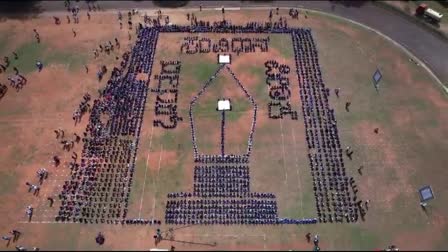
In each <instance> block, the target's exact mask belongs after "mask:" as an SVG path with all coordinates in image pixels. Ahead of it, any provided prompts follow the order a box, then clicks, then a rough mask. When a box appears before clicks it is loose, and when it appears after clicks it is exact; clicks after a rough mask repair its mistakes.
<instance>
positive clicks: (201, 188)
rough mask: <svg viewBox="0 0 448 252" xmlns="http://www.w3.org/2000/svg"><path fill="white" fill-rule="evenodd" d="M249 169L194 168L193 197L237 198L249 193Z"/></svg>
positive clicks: (225, 167) (222, 167)
mask: <svg viewBox="0 0 448 252" xmlns="http://www.w3.org/2000/svg"><path fill="white" fill-rule="evenodd" d="M249 181H250V176H249V167H248V166H242V165H236V164H228V165H211V166H196V167H195V168H194V190H193V192H194V193H193V195H194V196H196V195H197V196H200V197H205V198H208V197H239V196H240V195H241V194H242V193H249V191H250V190H249Z"/></svg>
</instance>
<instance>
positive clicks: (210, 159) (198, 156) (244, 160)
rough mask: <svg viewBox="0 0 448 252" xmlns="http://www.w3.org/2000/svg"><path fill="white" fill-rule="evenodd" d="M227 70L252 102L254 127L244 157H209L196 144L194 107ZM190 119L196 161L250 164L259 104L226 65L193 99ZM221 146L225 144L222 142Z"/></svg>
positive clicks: (218, 70)
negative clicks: (215, 80)
mask: <svg viewBox="0 0 448 252" xmlns="http://www.w3.org/2000/svg"><path fill="white" fill-rule="evenodd" d="M223 69H226V70H227V71H228V72H229V73H230V74H231V76H232V78H233V79H234V81H235V82H236V84H237V85H238V86H239V88H241V90H242V91H243V92H244V94H245V96H246V97H247V99H248V100H249V101H250V102H251V104H252V106H253V109H254V110H253V111H254V113H253V118H252V125H251V130H250V133H249V139H248V143H247V152H246V153H244V154H242V155H234V154H225V155H207V154H200V153H199V152H198V148H197V144H196V131H195V127H194V117H193V107H194V106H195V104H196V102H197V100H198V99H199V97H200V96H201V95H202V94H203V93H204V92H205V90H206V89H207V87H208V86H210V85H211V84H212V82H213V80H214V79H215V78H216V77H217V75H218V74H219V73H220V72H221V71H222V70H223ZM188 113H189V117H190V128H191V137H192V140H193V152H194V161H195V162H199V163H220V164H226V163H248V162H249V156H250V154H251V152H252V145H253V134H254V130H255V125H256V122H257V121H256V119H257V104H256V103H255V100H254V99H253V97H252V96H251V95H250V94H249V93H248V92H247V90H246V88H245V87H244V86H243V85H242V84H241V82H240V81H239V80H238V78H236V76H235V74H234V73H233V72H232V70H231V69H230V68H229V67H228V66H227V65H225V64H222V65H220V66H219V67H218V69H217V70H216V71H215V72H214V73H213V75H212V76H211V78H210V79H208V81H207V82H206V83H205V85H204V86H203V87H202V89H201V90H200V91H199V92H198V94H197V95H196V96H194V97H193V99H192V100H191V102H190V108H189V112H188ZM221 144H223V143H222V142H221ZM222 147H223V146H221V148H220V149H222Z"/></svg>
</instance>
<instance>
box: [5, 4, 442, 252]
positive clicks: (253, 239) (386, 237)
mask: <svg viewBox="0 0 448 252" xmlns="http://www.w3.org/2000/svg"><path fill="white" fill-rule="evenodd" d="M148 13H149V11H148ZM196 14H197V16H198V18H204V19H207V20H211V21H213V20H218V19H219V18H220V17H221V15H220V13H218V12H213V11H204V12H202V13H199V12H198V13H196ZM282 14H283V15H284V16H287V12H286V11H284V13H282ZM64 15H65V14H64ZM169 15H170V16H171V21H172V22H173V23H186V18H185V13H183V12H175V11H170V12H169ZM226 16H227V18H230V19H231V20H232V22H233V23H240V22H246V21H248V20H251V21H261V20H262V18H265V17H266V16H267V13H266V11H228V12H226ZM137 18H138V17H134V20H137ZM61 20H62V23H63V24H61V25H60V26H56V25H54V24H53V19H52V18H51V16H45V17H40V18H36V19H32V20H26V21H14V20H7V21H4V22H2V23H0V34H2V36H1V37H0V56H6V55H8V56H9V57H10V58H13V57H12V55H11V53H12V51H16V52H18V54H19V60H17V61H15V60H12V66H17V68H18V69H19V71H21V72H22V73H23V74H24V75H25V76H26V77H27V79H28V84H27V85H26V86H25V87H24V88H23V89H22V90H20V91H19V92H16V91H15V90H13V89H12V88H10V89H9V90H8V93H7V94H6V95H5V97H4V98H3V99H2V100H0V130H1V132H2V144H1V145H0V156H1V157H2V158H0V196H1V197H2V204H1V206H0V214H1V215H2V216H3V218H2V219H1V220H0V226H1V227H2V230H1V232H3V233H5V234H6V232H8V231H9V230H11V229H13V228H16V229H19V230H23V233H24V234H23V237H22V238H21V239H20V240H19V244H21V245H23V246H27V247H32V246H37V247H40V248H41V249H48V250H57V249H64V250H104V249H108V250H143V249H149V248H151V247H154V241H153V239H152V235H153V234H154V232H155V230H154V228H153V227H151V228H148V227H143V226H134V227H131V226H121V225H118V226H108V225H80V224H53V223H23V221H24V220H25V214H24V213H25V207H26V206H27V205H29V204H32V205H33V206H34V207H36V220H37V221H38V220H45V221H49V220H51V219H52V215H53V214H54V211H55V208H56V207H57V202H56V205H55V207H54V208H53V209H50V208H49V207H48V206H46V203H47V202H46V200H45V199H46V196H47V195H55V194H57V193H58V192H59V190H60V188H59V185H60V184H62V183H63V181H64V180H65V178H66V175H67V169H68V168H67V163H68V162H69V160H70V155H71V153H67V152H64V151H62V148H61V146H60V145H59V144H58V143H57V141H56V140H55V136H54V133H53V130H54V129H56V128H63V129H64V130H65V134H66V135H67V136H69V137H72V136H71V134H72V133H74V132H76V133H78V134H81V133H82V132H83V131H84V129H85V126H86V121H87V118H86V117H85V118H83V120H82V122H81V124H78V125H77V126H74V124H73V120H72V118H71V117H72V113H73V111H74V110H75V108H76V107H77V106H78V104H79V102H80V101H81V99H82V95H83V94H84V93H85V92H89V93H90V94H91V95H92V98H93V99H95V98H96V97H97V96H98V93H97V90H98V89H100V88H102V87H104V85H105V81H107V79H106V80H103V81H102V82H98V81H97V80H96V76H95V72H96V71H97V70H98V69H99V66H101V65H102V64H105V65H107V67H108V69H112V67H113V66H115V65H117V64H118V63H119V61H117V60H115V56H116V55H121V54H122V53H123V52H124V51H125V50H128V49H129V48H130V45H131V44H132V42H134V37H135V35H134V34H135V33H132V34H133V35H132V41H129V40H128V30H127V25H124V26H123V30H120V29H119V25H118V21H117V18H116V15H115V14H114V13H96V14H94V15H92V19H91V20H90V21H88V20H87V18H86V17H84V16H83V17H82V18H81V22H80V24H73V23H71V24H66V20H65V18H61ZM288 22H289V25H291V26H298V27H310V28H312V29H313V35H314V38H315V41H316V42H317V46H318V49H319V60H320V63H321V66H322V71H323V76H324V81H325V83H326V86H327V87H329V88H331V89H333V88H341V97H340V98H339V99H337V98H336V97H335V96H334V95H332V96H331V97H330V103H331V106H332V107H333V108H335V111H336V118H337V120H338V124H339V130H340V137H341V143H342V144H343V145H344V146H345V145H350V146H352V148H353V149H354V151H355V154H354V159H353V160H352V161H350V160H348V159H347V160H345V163H346V167H347V173H348V174H350V175H352V176H354V177H355V179H356V181H357V183H358V186H359V188H360V189H359V190H360V196H361V198H363V199H370V201H371V204H370V210H369V212H368V213H367V217H366V221H365V222H360V223H357V224H318V225H313V226H266V227H253V226H230V227H229V226H225V227H223V226H206V227H204V226H193V227H184V228H182V229H178V230H176V231H175V240H177V241H182V242H170V241H162V242H161V243H160V244H159V247H160V248H169V247H170V246H171V245H174V246H176V248H177V249H178V250H182V249H185V250H210V249H213V250H216V249H223V250H224V249H226V250H289V249H294V250H299V249H300V250H311V249H312V244H307V243H306V240H305V234H306V233H307V232H311V233H319V235H320V236H321V248H322V249H332V250H335V249H338V250H341V249H357V250H359V249H364V250H373V249H382V248H384V247H386V246H387V245H390V244H395V245H397V246H398V247H400V248H401V249H402V250H406V249H416V250H430V249H446V248H447V247H448V240H447V237H446V234H447V232H448V225H447V221H448V219H447V217H448V216H447V212H446V210H445V209H446V207H447V206H446V202H448V187H447V186H446V182H445V178H446V177H447V176H448V173H447V170H446V167H445V164H446V163H448V159H447V157H446V153H447V152H448V146H447V145H446V143H445V142H444V139H447V138H448V127H447V126H446V125H447V122H448V116H447V114H446V110H447V108H448V100H447V96H446V95H445V94H444V93H443V92H442V90H440V89H439V87H438V86H437V85H436V84H435V81H433V80H432V79H431V78H430V77H429V75H428V74H427V73H426V72H425V71H424V69H423V68H421V67H420V66H417V65H415V64H414V63H413V62H410V61H409V60H408V58H407V56H406V55H405V54H404V53H403V52H401V51H399V50H398V49H397V48H395V47H394V46H393V45H392V44H390V43H388V42H387V41H386V40H384V39H383V38H380V37H378V36H376V35H374V34H372V33H370V32H369V31H365V30H362V29H361V28H358V27H355V26H353V25H351V24H347V23H345V22H342V21H339V20H335V19H332V18H328V17H324V16H320V15H318V14H309V15H308V19H303V18H302V19H300V20H299V21H293V20H288ZM134 23H135V22H134ZM33 28H36V29H38V31H39V33H40V35H41V39H42V42H41V44H39V45H38V44H37V43H35V41H34V39H33V31H32V30H33ZM72 29H75V30H76V31H77V36H76V37H73V33H72ZM184 36H186V34H161V35H160V37H159V39H160V40H159V43H158V45H159V46H158V49H157V52H156V60H155V63H154V69H153V71H152V75H154V74H158V73H159V71H160V66H159V63H158V62H159V61H160V60H161V59H166V60H176V59H177V60H180V61H181V62H182V68H181V74H180V78H181V79H180V80H181V81H180V83H181V84H180V91H179V101H178V107H179V113H180V114H179V116H181V117H183V118H184V121H183V122H180V123H179V125H178V127H177V128H176V129H175V130H171V131H168V130H163V129H162V128H157V127H152V120H153V118H154V111H153V108H154V102H155V95H154V94H153V93H150V94H149V96H148V100H147V104H146V111H145V118H144V124H143V127H142V132H141V140H140V146H139V152H138V156H137V162H136V174H135V181H134V184H133V188H132V193H131V204H130V206H129V216H131V217H132V216H135V217H138V216H141V217H143V218H151V217H153V216H154V217H155V218H158V219H163V217H164V208H165V202H166V194H167V193H168V192H178V191H191V190H192V181H193V176H192V171H193V167H194V164H193V160H192V144H191V137H190V128H189V122H188V103H189V101H190V100H191V98H192V97H193V95H195V94H196V93H197V92H198V90H199V89H200V88H201V87H202V85H203V83H204V81H206V80H207V79H208V78H209V77H210V74H211V73H212V72H213V71H214V70H215V69H216V67H217V65H216V55H215V54H213V53H210V54H198V55H185V54H180V53H179V48H180V44H181V41H182V39H183V37H184ZM200 36H210V38H212V39H215V38H221V37H227V38H230V37H231V36H230V35H204V34H200ZM256 36H260V37H264V36H262V35H256ZM115 37H116V38H118V39H119V41H120V42H121V48H120V50H119V51H118V52H117V51H115V52H114V53H112V54H111V55H105V54H101V56H100V57H99V58H98V59H94V58H93V53H92V51H93V49H94V48H96V47H97V46H98V45H99V44H100V43H105V42H107V41H109V40H110V41H112V42H113V40H114V38H115ZM253 37H255V35H253ZM291 44H292V42H291V38H290V37H289V36H284V35H270V48H269V52H268V53H257V54H240V55H239V56H236V55H233V56H232V57H233V62H232V64H231V68H232V70H233V71H234V72H235V74H236V75H237V77H238V78H239V79H240V80H241V82H242V84H243V85H245V87H246V88H247V89H248V90H249V92H250V93H251V95H252V96H254V97H255V100H256V102H257V104H258V107H259V113H258V118H257V128H256V133H255V137H254V144H255V145H254V150H253V155H252V158H251V163H250V169H251V170H250V171H251V190H252V191H256V192H272V193H274V194H276V196H277V198H278V205H279V215H280V216H281V217H291V218H307V217H313V214H314V213H315V204H314V197H313V192H312V188H311V180H310V170H309V167H308V160H307V157H306V152H307V149H306V147H305V139H304V125H303V120H302V119H301V113H299V120H298V121H292V120H290V119H284V120H281V121H279V120H272V119H269V118H268V116H267V102H268V101H269V96H268V90H267V88H266V84H265V76H264V62H265V61H266V60H269V59H275V60H277V61H278V62H280V63H286V64H288V65H289V66H290V67H291V73H290V74H289V78H290V82H291V88H292V97H291V104H292V106H293V109H295V110H297V111H301V109H300V100H299V96H298V85H297V82H296V80H297V77H296V76H295V72H294V68H295V64H294V62H293V60H292V59H293V54H292V53H293V50H292V46H291ZM36 60H42V61H43V63H44V65H45V67H44V69H43V71H42V72H40V73H38V72H37V71H36V69H35V67H34V64H35V61H36ZM84 65H87V66H88V67H89V73H86V71H85V68H84ZM377 67H378V68H379V69H380V70H381V71H382V73H383V80H382V82H381V86H380V91H379V93H377V92H376V91H375V89H374V87H373V84H372V82H371V76H372V74H373V72H374V71H375V69H376V68H377ZM11 72H12V70H11V68H10V69H9V70H8V72H7V74H0V83H5V84H6V83H8V81H7V76H9V75H11ZM145 78H146V77H145ZM149 78H151V83H150V85H154V83H153V76H150V77H149ZM228 81H229V76H223V77H222V79H221V80H220V81H218V82H216V84H215V85H214V86H213V87H214V89H212V90H211V91H210V92H211V93H210V97H204V98H205V100H204V104H206V105H207V106H206V107H204V108H203V110H200V111H198V113H199V117H202V118H203V120H202V121H201V123H203V125H202V126H204V127H205V128H204V129H202V130H201V131H206V134H205V137H204V138H203V139H202V140H200V141H201V142H200V144H201V145H202V146H204V147H203V148H204V150H205V151H213V150H214V149H213V148H215V146H216V142H217V136H218V135H217V134H218V131H217V129H216V127H209V128H207V126H208V123H213V122H214V121H213V120H212V119H211V118H213V116H215V115H214V114H212V113H211V112H212V111H213V110H214V109H215V107H210V106H208V105H213V106H214V105H215V104H212V101H213V100H215V98H216V96H217V95H221V94H225V95H226V96H232V97H233V96H237V97H238V95H239V94H238V93H237V92H236V91H235V89H234V88H233V87H234V86H232V85H230V84H231V83H229V84H228ZM230 86H231V87H232V88H228V87H230ZM346 101H351V102H352V106H351V112H349V113H347V112H345V110H344V104H345V102H346ZM235 106H236V107H240V108H241V110H239V111H240V113H239V114H236V115H235V116H234V118H232V119H234V120H231V122H229V123H230V124H229V130H230V129H232V131H234V129H240V128H241V129H243V130H241V132H238V133H237V134H231V135H229V144H230V146H231V148H234V150H235V151H237V150H238V149H239V148H244V142H245V141H246V139H247V137H245V136H246V135H247V133H245V132H244V131H246V132H247V129H246V130H244V129H245V128H244V127H246V128H247V124H248V122H247V118H248V116H249V115H250V106H246V105H244V104H243V103H236V104H235ZM376 127H379V128H380V133H379V134H378V135H375V134H374V133H373V129H374V128H376ZM80 149H81V146H75V150H76V151H78V152H79V151H80ZM54 154H57V155H60V156H61V159H62V163H63V164H62V166H61V167H59V168H54V167H52V166H51V165H50V163H49V161H50V159H51V157H52V155H54ZM360 165H364V167H365V169H364V175H362V176H360V175H358V174H357V172H356V169H357V168H358V167H359V166H360ZM40 167H47V168H48V169H49V170H50V177H49V181H47V182H45V183H44V185H43V186H42V190H41V193H40V196H39V197H34V196H32V195H31V194H30V193H28V192H27V187H26V186H25V182H27V181H30V182H36V181H37V179H36V176H35V172H36V170H37V169H38V168H40ZM427 184H430V185H432V187H433V189H434V191H435V194H436V199H435V200H434V201H433V202H431V203H430V206H429V211H428V213H427V214H425V213H424V212H423V211H421V209H420V207H419V205H418V202H419V197H418V194H417V190H418V188H419V187H421V186H423V185H427ZM170 227H171V226H166V225H162V230H167V229H168V228H170ZM99 231H101V232H103V233H104V234H105V236H106V243H105V245H104V246H102V247H99V246H98V245H96V244H95V241H94V237H95V235H96V233H97V232H99ZM214 243H216V246H212V245H213V244H214ZM3 249H11V250H12V249H14V244H13V243H11V245H10V246H9V247H8V248H7V247H3Z"/></svg>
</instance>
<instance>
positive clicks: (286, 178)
mask: <svg viewBox="0 0 448 252" xmlns="http://www.w3.org/2000/svg"><path fill="white" fill-rule="evenodd" d="M279 121H280V133H281V135H282V156H283V169H284V170H285V185H288V170H287V169H286V164H285V137H284V135H283V123H282V119H280V120H279Z"/></svg>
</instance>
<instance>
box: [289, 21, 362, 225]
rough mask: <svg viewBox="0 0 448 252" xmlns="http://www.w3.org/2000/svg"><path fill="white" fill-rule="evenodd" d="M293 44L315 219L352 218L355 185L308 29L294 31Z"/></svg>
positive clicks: (357, 209)
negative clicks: (311, 179)
mask: <svg viewBox="0 0 448 252" xmlns="http://www.w3.org/2000/svg"><path fill="white" fill-rule="evenodd" d="M293 46H294V52H295V61H296V62H295V63H296V66H297V69H298V80H299V86H300V98H301V101H302V111H303V115H304V121H305V129H306V141H307V145H308V148H309V154H308V156H309V161H310V166H311V174H312V177H313V189H314V194H315V198H316V208H317V213H318V219H319V221H320V222H343V221H344V220H345V221H347V222H355V221H357V219H358V211H359V207H358V205H357V204H356V203H355V202H356V199H357V197H356V193H357V190H356V185H354V180H353V178H350V180H349V178H347V176H346V173H345V167H344V162H343V158H342V149H341V144H340V141H339V136H338V129H337V126H336V119H335V116H334V110H332V109H331V108H330V107H329V103H328V93H329V92H328V90H327V89H326V88H325V86H324V83H323V81H322V73H321V71H320V66H319V63H318V57H317V49H316V45H315V43H314V40H313V38H312V36H311V32H310V31H309V30H301V31H294V32H293ZM349 185H350V186H351V188H349ZM352 194H354V196H352Z"/></svg>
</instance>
